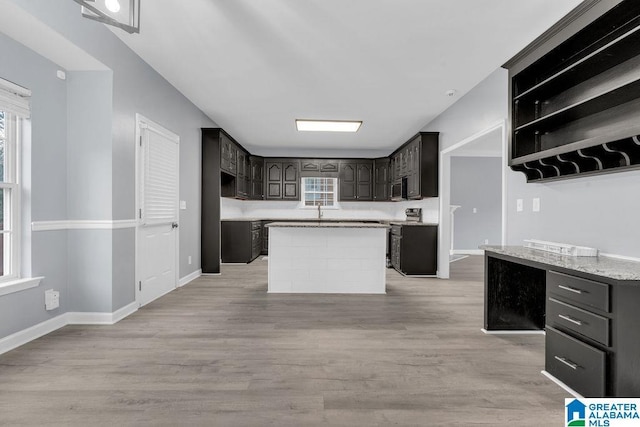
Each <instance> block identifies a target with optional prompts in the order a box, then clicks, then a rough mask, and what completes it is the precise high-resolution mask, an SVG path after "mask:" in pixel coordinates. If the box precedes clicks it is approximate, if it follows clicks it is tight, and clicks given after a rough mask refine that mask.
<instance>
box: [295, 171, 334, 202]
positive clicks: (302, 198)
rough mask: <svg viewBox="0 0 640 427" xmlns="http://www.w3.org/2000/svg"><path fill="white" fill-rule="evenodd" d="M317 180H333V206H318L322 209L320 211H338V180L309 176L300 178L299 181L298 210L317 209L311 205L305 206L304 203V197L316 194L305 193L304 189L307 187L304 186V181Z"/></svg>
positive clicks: (311, 192)
mask: <svg viewBox="0 0 640 427" xmlns="http://www.w3.org/2000/svg"><path fill="white" fill-rule="evenodd" d="M317 178H321V179H332V180H333V205H331V206H325V205H320V206H321V207H322V209H340V204H339V201H338V196H339V194H338V191H339V188H338V184H339V182H338V178H332V177H324V176H309V177H302V178H301V179H300V206H299V207H300V209H318V205H312V206H307V205H306V203H305V200H306V195H307V194H308V193H309V194H313V193H316V192H315V191H310V192H307V191H306V188H307V186H306V185H305V180H306V179H317Z"/></svg>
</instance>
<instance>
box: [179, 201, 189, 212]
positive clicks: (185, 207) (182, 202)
mask: <svg viewBox="0 0 640 427" xmlns="http://www.w3.org/2000/svg"><path fill="white" fill-rule="evenodd" d="M180 209H181V210H185V209H187V201H186V200H180Z"/></svg>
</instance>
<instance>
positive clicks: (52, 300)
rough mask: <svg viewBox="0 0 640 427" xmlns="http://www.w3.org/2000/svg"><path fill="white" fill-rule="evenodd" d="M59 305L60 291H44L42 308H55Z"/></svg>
mask: <svg viewBox="0 0 640 427" xmlns="http://www.w3.org/2000/svg"><path fill="white" fill-rule="evenodd" d="M58 307H60V292H58V291H54V290H53V289H47V290H46V291H44V308H45V310H55V309H56V308H58Z"/></svg>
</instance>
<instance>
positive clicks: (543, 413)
mask: <svg viewBox="0 0 640 427" xmlns="http://www.w3.org/2000/svg"><path fill="white" fill-rule="evenodd" d="M451 265H452V279H451V280H449V281H444V280H437V279H424V278H420V279H417V278H411V279H409V278H404V277H402V276H400V275H399V274H397V273H395V272H394V271H392V270H389V271H388V273H387V283H388V285H387V289H388V293H387V295H381V296H337V295H325V296H318V295H306V296H305V295H267V294H266V290H267V278H266V272H267V262H266V261H260V260H257V261H254V262H253V263H252V264H251V265H248V266H236V265H233V266H223V269H222V271H223V275H222V276H217V277H215V276H214V277H203V278H200V279H198V280H196V281H194V282H192V283H191V284H189V285H187V286H186V287H184V288H181V289H179V290H176V291H174V292H172V293H171V294H169V295H167V296H165V297H163V298H161V299H159V300H157V301H155V302H153V303H151V304H149V305H147V306H146V307H144V308H142V309H141V310H139V311H138V312H137V313H135V314H133V315H131V316H130V317H128V318H127V319H124V320H123V321H121V322H120V323H118V324H116V325H114V326H68V327H65V328H63V329H60V330H58V331H56V332H54V333H52V334H49V335H48V336H46V337H43V338H41V339H38V340H36V341H34V342H32V343H29V344H27V345H25V346H23V347H21V348H19V349H16V350H14V351H11V352H9V353H6V354H4V355H2V356H0V424H1V425H11V426H13V425H34V426H35V425H38V426H40V425H65V426H66V425H71V426H95V425H120V426H123V425H136V426H144V425H154V426H155V425H167V426H173V425H210V426H267V425H274V426H309V425H310V426H313V425H335V426H350V427H356V426H372V425H384V426H387V425H417V426H463V425H464V426H468V425H491V426H551V425H562V421H563V417H564V412H563V411H564V409H563V408H564V398H565V397H569V396H568V395H567V394H566V393H565V392H564V391H563V390H561V389H560V388H559V387H558V386H556V385H555V384H553V383H551V382H550V381H549V380H547V379H546V378H545V377H543V376H542V375H541V374H540V371H541V370H542V369H543V358H544V357H543V336H489V335H484V334H482V333H481V332H480V328H481V327H482V313H483V311H482V298H483V285H482V268H483V265H482V258H481V257H469V258H466V259H463V260H459V261H456V262H454V263H452V264H451Z"/></svg>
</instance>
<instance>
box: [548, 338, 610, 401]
mask: <svg viewBox="0 0 640 427" xmlns="http://www.w3.org/2000/svg"><path fill="white" fill-rule="evenodd" d="M606 358H607V355H606V353H605V352H603V351H600V350H598V349H597V348H593V347H591V346H589V345H587V344H585V343H583V342H582V341H579V340H577V339H575V338H572V337H570V336H569V335H566V334H563V333H562V332H560V331H557V330H555V329H553V328H551V327H549V326H547V328H546V345H545V369H546V370H547V372H549V373H550V374H551V375H553V376H554V377H556V378H558V379H559V380H560V381H562V382H564V383H565V384H566V385H568V386H569V387H571V388H572V389H574V390H575V391H577V392H578V393H580V394H582V395H583V396H585V397H602V396H604V395H605V383H606V382H605V379H606V378H605V375H606V369H605V365H606Z"/></svg>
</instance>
